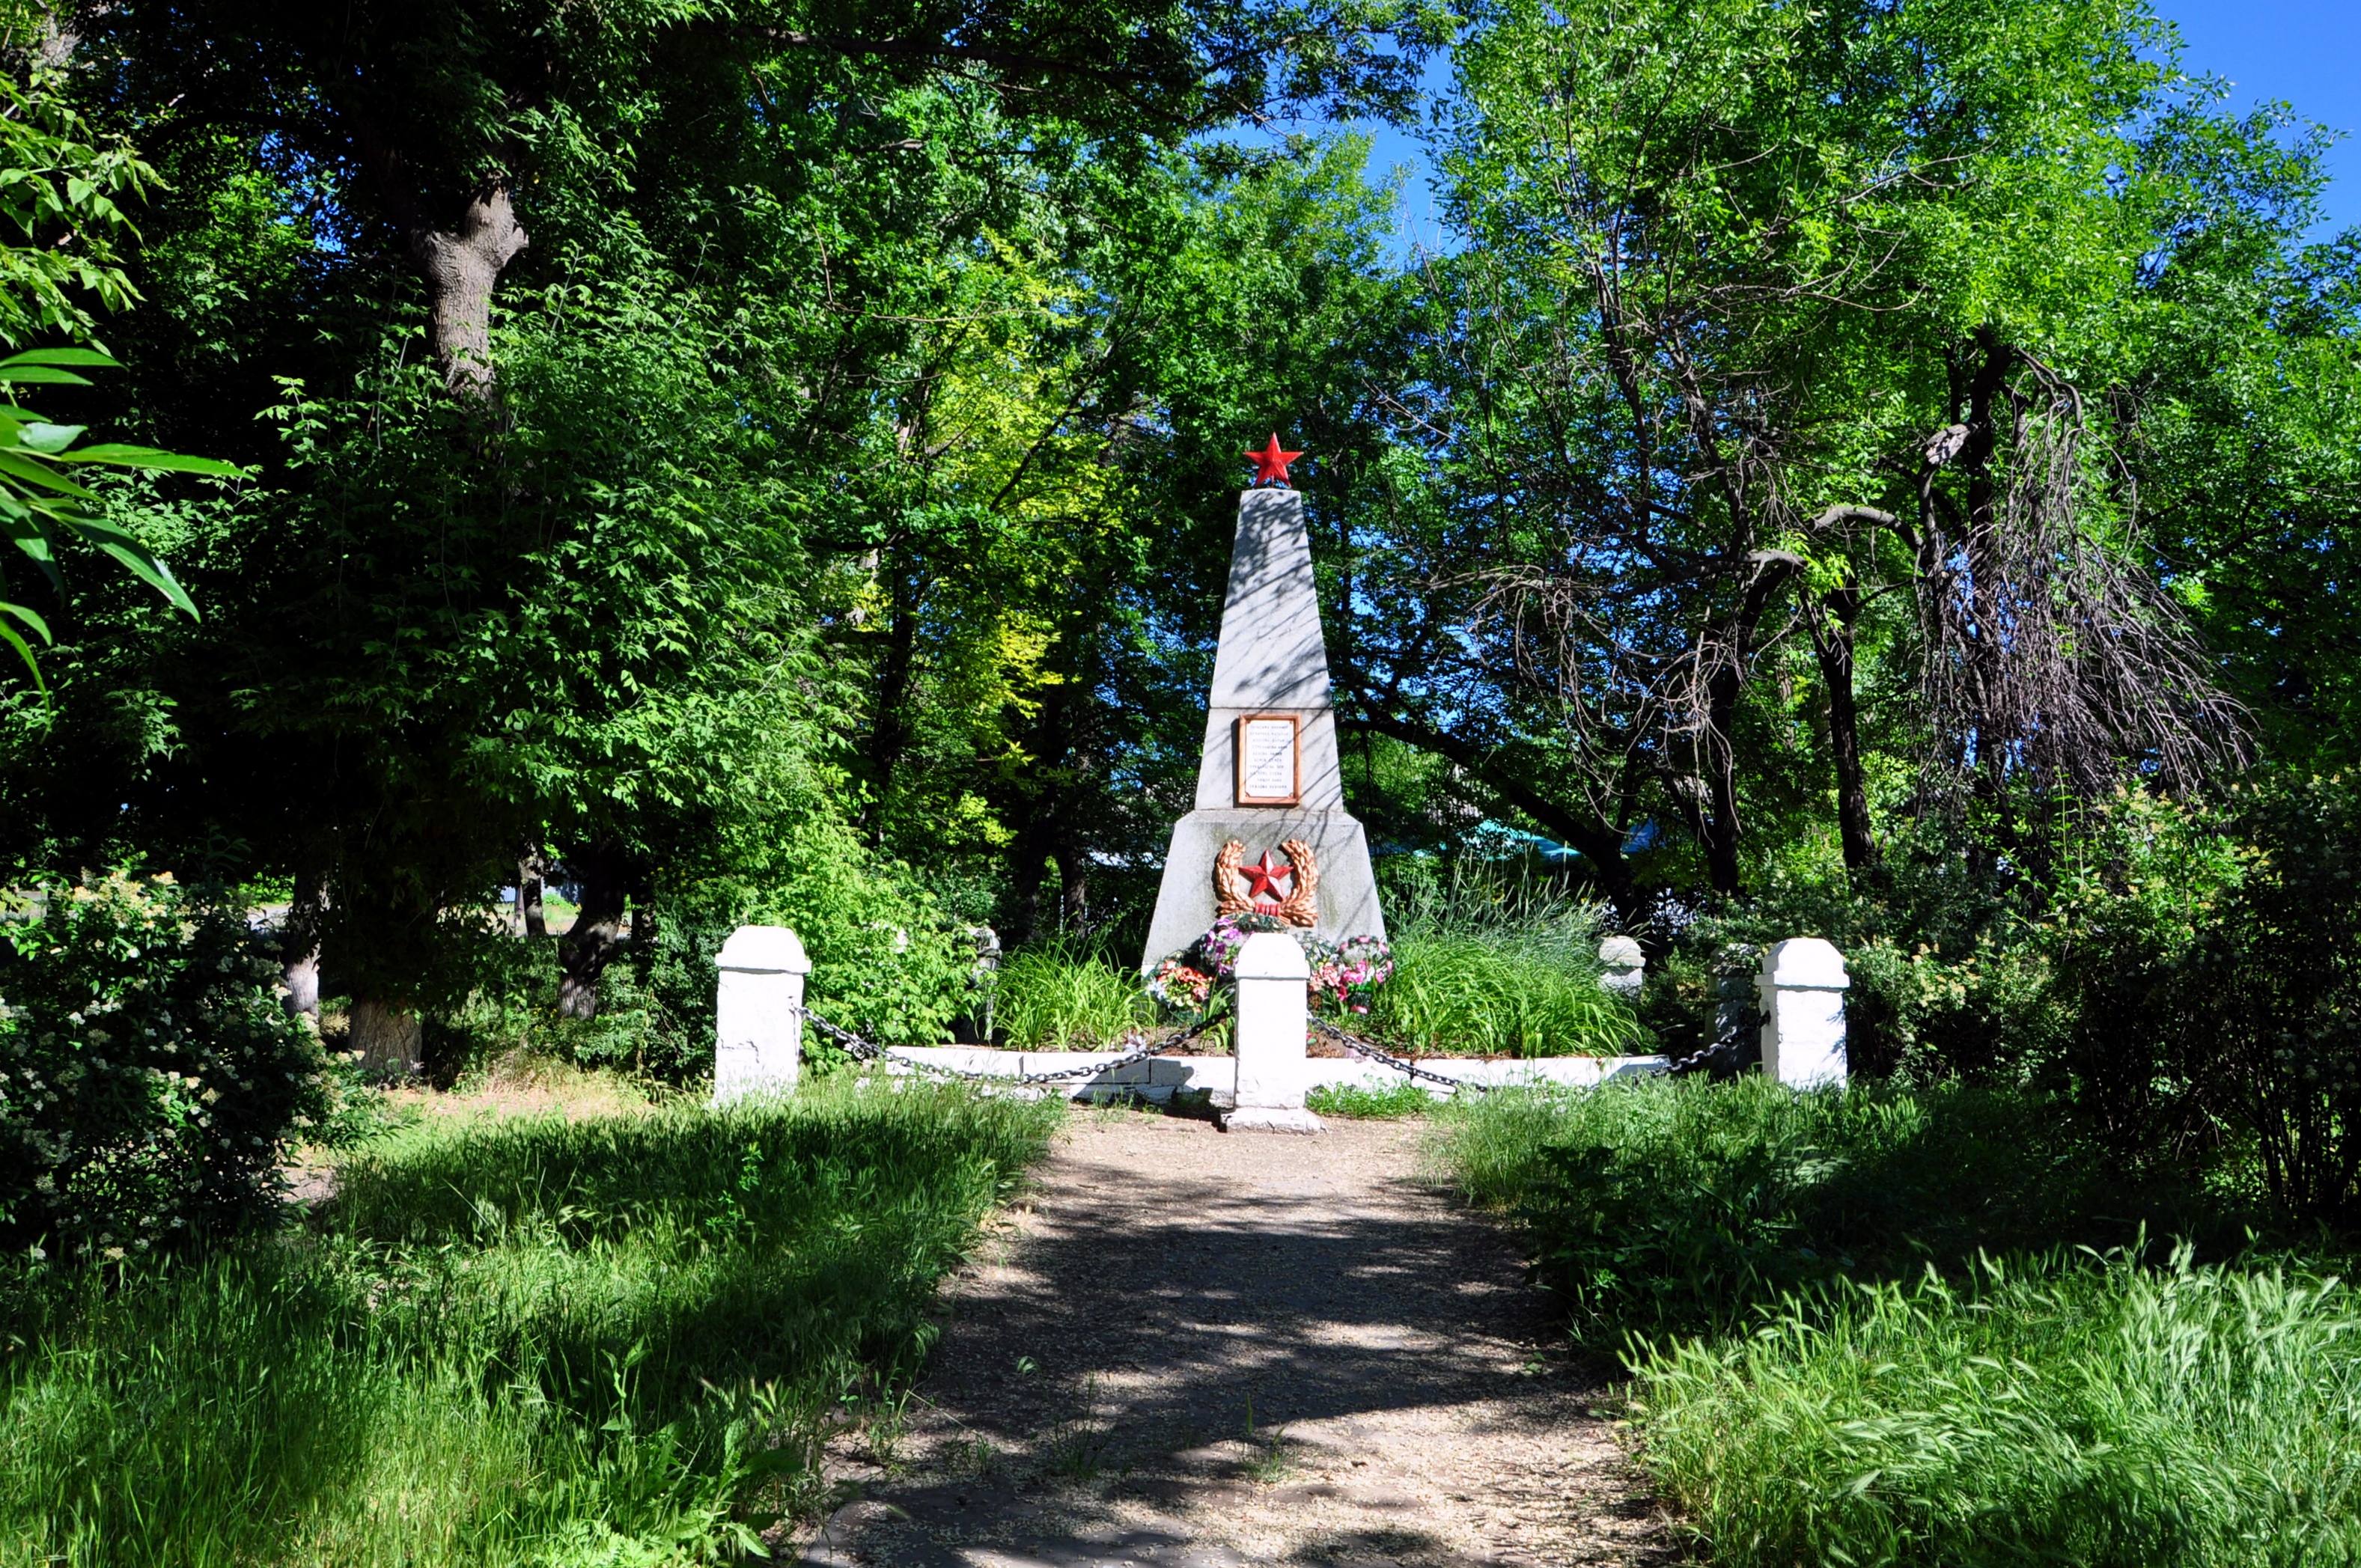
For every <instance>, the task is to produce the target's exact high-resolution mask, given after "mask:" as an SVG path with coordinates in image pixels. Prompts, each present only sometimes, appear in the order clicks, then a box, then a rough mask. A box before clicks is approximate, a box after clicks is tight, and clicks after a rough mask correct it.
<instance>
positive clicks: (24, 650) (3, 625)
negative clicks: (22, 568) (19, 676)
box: [0, 600, 49, 697]
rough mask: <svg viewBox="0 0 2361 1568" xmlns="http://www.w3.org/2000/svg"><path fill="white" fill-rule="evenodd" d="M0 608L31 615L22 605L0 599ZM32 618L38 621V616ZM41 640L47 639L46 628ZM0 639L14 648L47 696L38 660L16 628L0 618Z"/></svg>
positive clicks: (34, 680)
mask: <svg viewBox="0 0 2361 1568" xmlns="http://www.w3.org/2000/svg"><path fill="white" fill-rule="evenodd" d="M0 610H6V611H8V612H9V613H10V614H12V615H18V616H32V611H30V610H28V609H26V608H25V607H24V606H22V605H16V604H9V603H6V602H5V601H4V600H0ZM33 619H34V620H36V621H37V622H38V619H39V618H38V617H33ZM41 640H42V641H49V632H48V631H47V630H43V631H42V633H41ZM0 641H5V642H6V643H7V644H8V646H9V647H11V648H14V649H15V650H16V657H18V658H19V659H22V660H24V661H25V668H27V670H30V671H31V672H32V673H33V685H36V686H38V687H39V688H40V693H41V696H43V697H47V696H49V683H48V682H46V681H44V680H42V679H41V665H40V662H39V661H38V660H37V659H35V658H34V657H33V651H32V649H30V648H28V647H27V646H26V645H25V640H24V639H23V638H22V637H19V636H17V635H16V628H15V627H13V626H11V625H9V624H8V623H7V622H6V621H5V620H0Z"/></svg>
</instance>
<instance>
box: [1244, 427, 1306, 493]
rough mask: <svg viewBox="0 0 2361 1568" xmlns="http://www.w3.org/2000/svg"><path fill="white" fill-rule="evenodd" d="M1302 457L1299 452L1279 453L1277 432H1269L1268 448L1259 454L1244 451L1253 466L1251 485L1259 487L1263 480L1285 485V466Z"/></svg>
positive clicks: (1248, 450)
mask: <svg viewBox="0 0 2361 1568" xmlns="http://www.w3.org/2000/svg"><path fill="white" fill-rule="evenodd" d="M1302 455H1303V454H1302V453H1301V452H1282V451H1280V450H1279V433H1278V432H1277V431H1273V432H1271V434H1270V444H1269V445H1268V446H1267V447H1265V448H1264V449H1263V450H1262V451H1260V452H1257V451H1255V450H1254V449H1252V448H1251V447H1249V448H1248V449H1247V451H1246V457H1247V459H1248V460H1249V461H1251V462H1252V463H1253V464H1254V466H1255V471H1254V479H1253V483H1255V484H1257V485H1259V484H1261V483H1262V482H1263V481H1264V480H1265V479H1270V480H1274V481H1276V482H1277V483H1279V484H1282V485H1284V484H1286V483H1287V466H1288V465H1289V464H1290V463H1292V462H1294V461H1295V460H1296V459H1297V458H1298V457H1301V456H1302Z"/></svg>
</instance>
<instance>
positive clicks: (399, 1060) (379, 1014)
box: [346, 996, 426, 1078]
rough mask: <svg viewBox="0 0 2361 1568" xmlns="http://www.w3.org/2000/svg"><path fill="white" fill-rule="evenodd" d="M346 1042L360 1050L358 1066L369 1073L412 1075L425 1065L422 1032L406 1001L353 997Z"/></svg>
mask: <svg viewBox="0 0 2361 1568" xmlns="http://www.w3.org/2000/svg"><path fill="white" fill-rule="evenodd" d="M346 1044H347V1045H348V1047H350V1048H351V1049H353V1050H357V1051H358V1052H360V1054H361V1066H362V1067H363V1068H365V1069H368V1071H370V1072H374V1073H379V1074H383V1075H386V1076H389V1077H394V1078H414V1077H416V1076H417V1075H418V1073H419V1072H420V1071H422V1070H423V1069H424V1067H425V1065H426V1062H425V1032H424V1030H423V1028H422V1027H421V1025H420V1022H419V1017H418V1009H416V1008H415V1007H412V1006H411V1005H410V1004H409V1003H400V1002H387V1001H383V1000H381V999H379V998H377V997H370V996H364V997H357V998H356V999H355V1000H354V1002H353V1014H352V1032H351V1034H350V1036H348V1037H347V1039H346Z"/></svg>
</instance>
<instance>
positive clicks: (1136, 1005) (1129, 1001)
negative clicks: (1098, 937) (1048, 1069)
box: [993, 943, 1156, 1050]
mask: <svg viewBox="0 0 2361 1568" xmlns="http://www.w3.org/2000/svg"><path fill="white" fill-rule="evenodd" d="M1155 1019H1156V1005H1155V1003H1154V1002H1153V1001H1152V1000H1151V999H1150V998H1149V997H1148V991H1147V988H1146V987H1145V986H1144V985H1143V984H1142V983H1141V981H1140V978H1139V976H1138V974H1137V972H1135V971H1133V970H1129V969H1126V968H1123V967H1120V966H1118V965H1116V964H1115V963H1112V962H1110V961H1108V960H1107V959H1105V958H1104V956H1102V955H1100V954H1097V953H1094V952H1092V951H1089V950H1087V949H1083V948H1074V947H1070V946H1067V945H1065V944H1062V943H1050V944H1048V945H1045V946H1042V947H1038V948H1022V949H1020V950H1018V951H1017V952H1015V953H1012V954H1010V955H1009V956H1008V957H1007V958H1006V959H1003V960H1002V962H1001V965H1000V972H999V974H998V975H997V977H996V978H995V979H994V982H993V1024H994V1027H995V1028H996V1029H998V1030H1000V1031H1002V1032H1004V1033H1005V1036H1006V1038H1007V1042H1008V1044H1010V1045H1012V1046H1022V1047H1027V1048H1043V1049H1049V1050H1091V1049H1094V1048H1096V1047H1100V1046H1104V1045H1110V1044H1112V1043H1114V1042H1115V1041H1116V1040H1119V1039H1121V1038H1122V1037H1123V1036H1125V1035H1126V1033H1128V1032H1129V1031H1131V1030H1132V1029H1135V1028H1137V1027H1139V1026H1141V1025H1147V1024H1151V1023H1153V1022H1155Z"/></svg>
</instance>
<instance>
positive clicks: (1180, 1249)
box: [802, 1112, 1676, 1568]
mask: <svg viewBox="0 0 2361 1568" xmlns="http://www.w3.org/2000/svg"><path fill="white" fill-rule="evenodd" d="M1418 1137H1419V1132H1418V1129H1417V1128H1416V1127H1415V1125H1411V1126H1404V1125H1400V1124H1382V1123H1354V1122H1331V1123H1330V1130H1329V1131H1328V1132H1326V1133H1323V1134H1322V1135H1319V1136H1317V1137H1300V1136H1299V1137H1290V1136H1286V1135H1271V1134H1246V1133H1240V1134H1235V1135H1224V1134H1222V1133H1220V1132H1217V1131H1215V1130H1214V1129H1213V1126H1212V1125H1211V1124H1207V1123H1204V1122H1196V1121H1189V1120H1183V1119H1179V1118H1172V1117H1163V1116H1157V1115H1152V1114H1142V1113H1110V1112H1102V1113H1077V1114H1076V1116H1075V1117H1074V1118H1073V1119H1072V1121H1071V1123H1070V1124H1069V1131H1068V1132H1067V1133H1066V1134H1065V1135H1062V1136H1061V1138H1060V1145H1059V1147H1058V1148H1057V1150H1056V1152H1055V1153H1054V1154H1053V1155H1052V1156H1051V1157H1050V1158H1049V1161H1048V1162H1047V1165H1046V1167H1045V1168H1044V1169H1043V1170H1042V1172H1041V1175H1040V1179H1039V1185H1038V1189H1037V1190H1035V1191H1034V1192H1033V1193H1032V1194H1031V1195H1030V1197H1029V1198H1028V1199H1027V1200H1026V1201H1023V1202H1020V1203H1019V1204H1018V1205H1017V1206H1016V1208H1015V1209H1014V1210H1013V1211H1012V1212H1010V1214H1009V1215H1008V1216H1007V1218H1006V1221H1005V1223H1003V1225H1002V1226H1001V1227H1000V1228H999V1229H998V1231H997V1232H996V1233H995V1234H994V1236H993V1238H992V1239H991V1240H989V1241H988V1242H987V1243H986V1245H984V1247H983V1249H982V1251H981V1252H980V1253H979V1255H978V1256H977V1258H976V1260H975V1263H974V1264H973V1266H971V1267H970V1268H969V1269H967V1270H966V1271H964V1272H963V1273H962V1274H961V1276H960V1277H959V1278H958V1279H957V1280H956V1281H955V1283H954V1286H953V1288H952V1289H951V1290H950V1309H951V1321H950V1323H949V1324H948V1325H947V1327H946V1330H945V1332H944V1337H943V1340H942V1343H941V1344H940V1345H939V1347H938V1349H937V1351H936V1354H935V1357H934V1360H933V1363H932V1365H931V1367H930V1369H929V1371H928V1376H927V1378H926V1380H925V1382H924V1383H922V1384H921V1386H920V1387H919V1390H918V1395H917V1398H914V1399H913V1401H912V1404H911V1411H910V1417H909V1429H908V1431H907V1433H906V1437H905V1438H904V1440H903V1442H902V1443H901V1445H900V1448H899V1450H898V1459H897V1464H896V1465H895V1468H894V1469H892V1470H890V1471H886V1472H872V1473H871V1474H870V1475H869V1476H868V1477H867V1479H866V1480H865V1481H864V1482H863V1486H862V1490H863V1491H864V1492H865V1494H866V1495H865V1497H863V1500H862V1501H859V1502H855V1503H853V1504H851V1505H850V1506H848V1507H846V1508H840V1509H839V1510H838V1511H837V1512H836V1513H835V1514H834V1515H833V1516H832V1517H831V1518H830V1519H829V1520H828V1521H827V1523H826V1524H825V1526H824V1527H822V1529H821V1530H820V1532H819V1534H818V1538H817V1539H815V1540H813V1541H810V1542H809V1543H808V1544H807V1547H806V1549H805V1551H804V1554H803V1558H802V1561H803V1562H804V1563H807V1564H809V1565H811V1568H851V1565H854V1564H860V1565H863V1568H867V1565H884V1564H894V1565H901V1568H1047V1565H1051V1564H1055V1565H1058V1568H1082V1565H1085V1564H1088V1565H1092V1568H1122V1565H1126V1564H1137V1565H1139V1568H1224V1565H1229V1564H1236V1563H1305V1564H1315V1563H1317V1564H1325V1563H1340V1564H1341V1563H1368V1564H1378V1563H1391V1564H1399V1565H1401V1568H1411V1565H1412V1564H1416V1565H1419V1568H1426V1565H1429V1564H1444V1563H1452V1564H1461V1563H1504V1564H1505V1563H1519V1564H1525V1563H1532V1564H1539V1563H1552V1564H1555V1563H1631V1564H1639V1563H1652V1564H1653V1563H1671V1562H1673V1561H1675V1560H1676V1554H1675V1553H1674V1552H1671V1551H1670V1550H1669V1549H1668V1547H1667V1545H1666V1542H1665V1537H1664V1531H1663V1530H1662V1528H1661V1526H1660V1524H1659V1522H1658V1521H1657V1519H1656V1518H1655V1516H1654V1513H1653V1509H1652V1508H1651V1507H1650V1506H1649V1505H1648V1503H1647V1502H1646V1500H1645V1496H1644V1493H1643V1492H1642V1488H1641V1486H1640V1485H1639V1483H1638V1481H1637V1479H1636V1477H1635V1476H1634V1475H1632V1473H1631V1470H1630V1468H1629V1467H1628V1466H1627V1464H1626V1463H1625V1461H1624V1459H1623V1456H1622V1454H1621V1453H1620V1450H1619V1449H1618V1447H1617V1446H1616V1443H1615V1441H1614V1436H1613V1433H1612V1432H1611V1431H1610V1430H1609V1426H1608V1424H1607V1423H1606V1422H1605V1421H1604V1420H1601V1419H1599V1418H1598V1417H1597V1416H1594V1415H1592V1414H1591V1413H1590V1409H1589V1406H1590V1402H1591V1400H1592V1399H1593V1398H1596V1396H1597V1389H1596V1387H1595V1385H1593V1384H1592V1383H1591V1382H1590V1381H1589V1380H1588V1379H1587V1378H1586V1377H1585V1376H1583V1375H1582V1373H1581V1372H1580V1370H1579V1369H1578V1368H1576V1367H1575V1366H1573V1365H1569V1364H1568V1363H1567V1362H1566V1360H1565V1358H1564V1357H1563V1356H1562V1355H1561V1354H1559V1352H1558V1350H1557V1349H1556V1346H1557V1344H1558V1343H1559V1336H1558V1335H1556V1334H1554V1333H1553V1332H1552V1331H1551V1329H1550V1327H1549V1324H1548V1322H1547V1321H1546V1318H1545V1315H1544V1302H1543V1300H1542V1299H1540V1298H1539V1297H1538V1296H1537V1295H1536V1294H1535V1293H1534V1292H1532V1291H1531V1290H1529V1289H1527V1288H1524V1287H1523V1285H1522V1282H1521V1269H1520V1266H1519V1261H1518V1258H1517V1255H1516V1254H1515V1251H1514V1249H1513V1248H1512V1247H1511V1246H1510V1244H1509V1243H1508V1241H1507V1240H1506V1239H1505V1238H1504V1237H1503V1236H1502V1235H1501V1234H1499V1230H1498V1229H1497V1228H1496V1227H1495V1226H1493V1225H1492V1224H1491V1223H1488V1221H1486V1220H1484V1219H1483V1218H1482V1217H1480V1216H1477V1215H1475V1214H1471V1213H1469V1212H1467V1211H1466V1210H1464V1209H1461V1208H1458V1207H1456V1206H1455V1205H1454V1204H1453V1203H1451V1202H1450V1201H1448V1200H1447V1199H1446V1198H1445V1197H1444V1196H1443V1195H1442V1194H1440V1193H1438V1192H1437V1191H1436V1190H1434V1189H1433V1187H1432V1186H1430V1185H1428V1184H1425V1183H1423V1182H1422V1181H1421V1180H1420V1179H1418V1168H1419V1161H1418V1149H1417V1144H1418Z"/></svg>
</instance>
